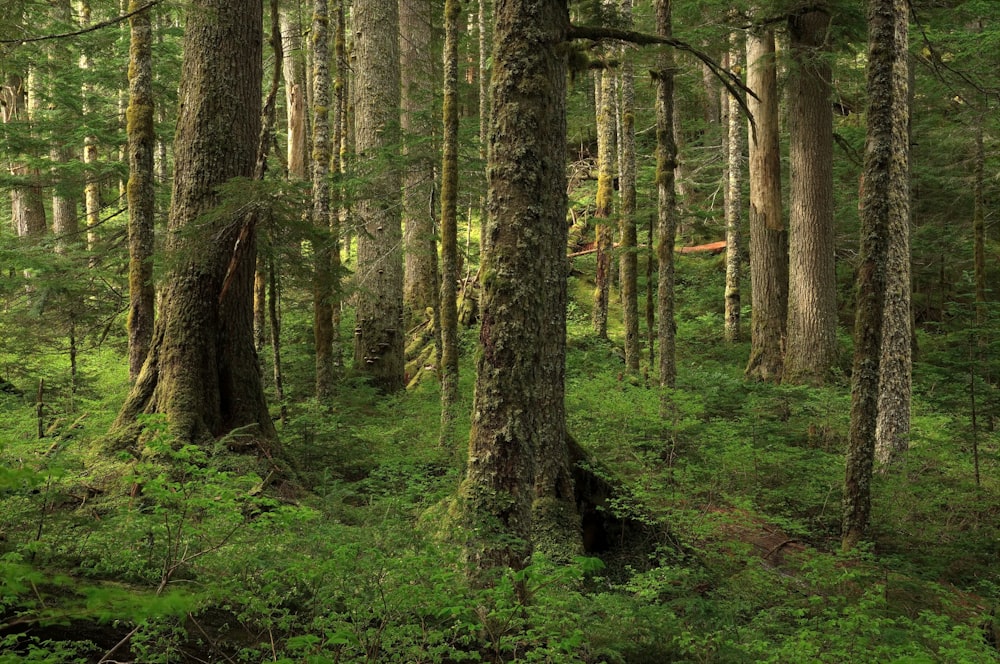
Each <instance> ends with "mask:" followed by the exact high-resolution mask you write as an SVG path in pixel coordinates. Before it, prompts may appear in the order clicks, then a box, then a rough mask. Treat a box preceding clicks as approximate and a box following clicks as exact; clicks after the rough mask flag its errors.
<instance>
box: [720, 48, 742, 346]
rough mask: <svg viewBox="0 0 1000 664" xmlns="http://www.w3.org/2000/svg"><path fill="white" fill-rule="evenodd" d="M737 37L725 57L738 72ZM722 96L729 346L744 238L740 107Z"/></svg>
mask: <svg viewBox="0 0 1000 664" xmlns="http://www.w3.org/2000/svg"><path fill="white" fill-rule="evenodd" d="M742 50H743V49H742V48H740V47H739V42H738V40H737V35H736V33H731V34H730V35H729V53H728V54H727V55H726V60H727V67H728V69H729V70H730V71H734V70H735V71H739V69H740V51H742ZM723 94H724V95H725V100H724V101H725V118H726V196H725V199H726V292H725V299H726V302H725V316H726V323H725V338H726V341H728V342H730V343H735V342H737V341H741V337H740V313H741V312H740V282H741V279H740V277H741V274H740V272H741V271H742V268H743V256H742V254H743V234H742V231H741V229H740V224H741V223H742V217H743V215H742V210H743V131H742V129H743V122H742V119H743V118H742V115H741V114H740V108H739V104H737V103H736V99H735V98H734V97H733V96H732V95H730V94H727V93H723Z"/></svg>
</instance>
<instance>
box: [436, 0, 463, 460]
mask: <svg viewBox="0 0 1000 664" xmlns="http://www.w3.org/2000/svg"><path fill="white" fill-rule="evenodd" d="M461 14H462V8H461V5H460V4H459V2H458V0H446V2H445V5H444V103H443V105H442V106H443V122H442V124H443V132H442V137H441V138H442V148H443V149H442V154H441V296H440V308H441V312H440V316H439V317H438V320H439V321H440V326H441V358H440V362H439V364H440V371H441V436H440V442H441V445H442V446H443V447H448V448H451V445H452V443H453V442H454V440H453V438H454V433H455V432H454V430H455V417H456V414H457V413H456V412H455V411H456V408H457V404H458V301H457V300H458V295H457V292H456V290H457V283H458V38H459V32H458V21H459V18H460V17H461Z"/></svg>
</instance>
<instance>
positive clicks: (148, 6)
mask: <svg viewBox="0 0 1000 664" xmlns="http://www.w3.org/2000/svg"><path fill="white" fill-rule="evenodd" d="M162 1H163V0H150V1H149V2H147V3H146V4H144V5H143V6H142V7H139V8H138V9H133V10H132V11H130V12H128V13H125V14H121V15H120V16H115V17H114V18H109V19H108V20H106V21H101V22H100V23H95V24H93V25H89V26H87V27H86V28H81V29H80V30H74V31H72V32H61V33H59V34H57V35H43V36H41V37H22V38H21V39H0V44H30V43H34V42H41V41H51V40H53V39H66V38H67V37H76V36H78V35H85V34H87V33H88V32H95V31H97V30H101V29H103V28H107V27H110V26H112V25H117V24H119V23H121V22H122V21H127V20H129V19H130V18H132V17H133V16H135V15H136V14H141V13H142V12H144V11H146V10H148V9H151V8H153V7H155V6H156V5H158V4H160V2H162Z"/></svg>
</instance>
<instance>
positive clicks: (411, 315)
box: [399, 0, 438, 327]
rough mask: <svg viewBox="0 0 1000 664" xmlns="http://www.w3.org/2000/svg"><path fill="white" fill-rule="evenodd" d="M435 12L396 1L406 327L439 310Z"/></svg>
mask: <svg viewBox="0 0 1000 664" xmlns="http://www.w3.org/2000/svg"><path fill="white" fill-rule="evenodd" d="M433 13H434V6H433V3H432V2H431V1H430V0H399V28H400V36H399V56H400V75H401V81H402V87H401V91H402V95H401V103H402V106H401V117H400V122H401V126H402V129H403V164H404V175H403V229H404V234H403V245H404V249H405V254H404V255H405V265H404V268H403V303H404V304H405V307H406V312H407V314H408V319H409V320H408V324H407V327H409V325H410V324H412V323H415V322H418V321H422V320H424V317H425V312H426V311H427V309H433V310H437V308H438V306H437V305H438V281H437V279H438V275H437V242H436V241H435V238H434V215H435V213H436V210H435V209H434V208H435V205H434V193H435V192H434V189H435V187H434V156H435V154H436V152H435V146H434V141H432V136H433V135H434V133H435V132H434V125H435V123H434V118H435V113H434V106H435V102H434V92H435V86H434V80H435V78H436V76H435V74H434V69H435V68H434V49H433V48H432V43H431V35H432V33H433Z"/></svg>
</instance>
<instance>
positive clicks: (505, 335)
mask: <svg viewBox="0 0 1000 664" xmlns="http://www.w3.org/2000/svg"><path fill="white" fill-rule="evenodd" d="M494 28H495V29H494V45H495V46H494V52H493V78H492V86H491V89H492V103H493V109H492V114H493V117H492V120H491V131H490V150H489V154H490V157H489V167H488V174H489V178H490V187H489V196H488V201H489V203H488V208H489V217H488V225H487V228H486V240H487V245H488V247H489V248H488V251H487V252H486V255H485V259H484V264H483V269H482V274H483V296H482V306H483V316H482V326H481V329H480V349H479V353H478V359H477V365H476V392H475V398H474V403H473V418H472V421H473V426H472V431H471V433H470V440H469V463H468V471H467V476H466V479H465V482H464V484H463V487H462V494H463V497H464V505H465V519H466V523H467V525H468V526H469V532H470V533H473V534H472V536H471V538H470V541H469V542H468V543H467V547H466V558H467V562H468V565H469V567H468V569H469V573H470V574H471V576H472V579H473V582H474V583H477V584H479V585H485V584H489V583H491V582H492V581H493V580H494V579H495V576H494V574H495V569H496V568H497V567H512V568H514V569H520V568H522V567H524V565H526V564H527V563H528V559H529V557H530V555H531V550H532V535H533V533H532V513H533V510H534V513H535V519H534V520H535V529H536V531H535V533H534V534H535V535H543V534H544V535H545V540H546V543H543V544H542V545H541V547H543V548H547V544H548V542H549V538H548V534H549V532H550V528H553V526H554V525H555V524H554V520H555V518H556V516H557V515H558V514H560V512H561V511H562V510H563V509H572V508H573V507H574V503H573V493H572V490H571V489H572V484H571V482H572V480H571V479H570V478H569V476H568V473H567V472H566V470H567V468H568V463H569V462H568V456H567V454H566V440H565V405H564V399H563V396H564V394H563V389H564V388H563V381H562V378H563V374H564V372H565V305H566V268H567V265H566V256H565V254H566V223H565V214H566V184H565V149H566V115H565V113H566V105H565V104H566V102H565V92H566V87H565V86H566V73H567V69H566V51H565V48H564V46H563V44H564V42H565V39H566V35H567V31H568V28H569V13H568V9H567V4H566V2H565V0H499V1H498V2H497V4H496V6H495V22H494ZM540 127H544V128H545V129H546V130H545V131H539V128H540ZM567 482H569V485H568V486H567ZM564 523H565V522H564ZM522 591H523V588H522ZM523 598H524V596H523V593H522V599H523Z"/></svg>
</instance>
